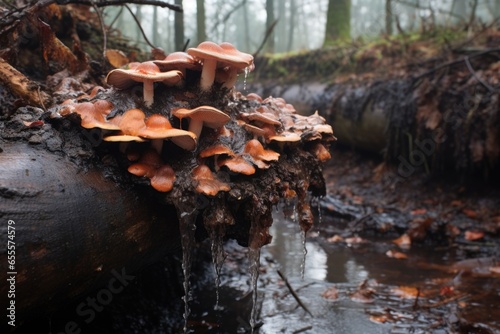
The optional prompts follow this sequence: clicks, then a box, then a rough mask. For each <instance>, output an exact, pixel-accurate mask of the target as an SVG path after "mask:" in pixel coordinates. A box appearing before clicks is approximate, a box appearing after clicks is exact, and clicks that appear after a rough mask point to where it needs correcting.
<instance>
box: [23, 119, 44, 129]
mask: <svg viewBox="0 0 500 334" xmlns="http://www.w3.org/2000/svg"><path fill="white" fill-rule="evenodd" d="M23 124H24V125H25V126H27V127H29V128H36V127H40V126H42V125H44V124H45V123H44V122H43V121H40V120H39V121H33V122H26V121H23Z"/></svg>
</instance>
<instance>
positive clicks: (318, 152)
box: [311, 142, 332, 162]
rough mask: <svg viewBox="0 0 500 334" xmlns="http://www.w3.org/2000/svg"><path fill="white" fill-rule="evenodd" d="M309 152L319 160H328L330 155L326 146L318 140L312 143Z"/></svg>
mask: <svg viewBox="0 0 500 334" xmlns="http://www.w3.org/2000/svg"><path fill="white" fill-rule="evenodd" d="M311 152H312V153H313V154H314V155H315V156H316V158H318V160H319V161H321V162H325V161H328V160H330V158H331V157H332V156H331V154H330V151H328V150H327V149H326V147H325V146H324V145H323V144H321V143H319V142H318V143H315V144H314V146H313V147H312V148H311Z"/></svg>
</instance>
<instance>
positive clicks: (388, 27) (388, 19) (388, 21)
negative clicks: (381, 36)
mask: <svg viewBox="0 0 500 334" xmlns="http://www.w3.org/2000/svg"><path fill="white" fill-rule="evenodd" d="M392 22H393V17H392V0H385V33H386V34H387V35H388V36H390V35H392Z"/></svg>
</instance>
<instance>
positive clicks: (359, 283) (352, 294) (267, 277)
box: [190, 209, 500, 334]
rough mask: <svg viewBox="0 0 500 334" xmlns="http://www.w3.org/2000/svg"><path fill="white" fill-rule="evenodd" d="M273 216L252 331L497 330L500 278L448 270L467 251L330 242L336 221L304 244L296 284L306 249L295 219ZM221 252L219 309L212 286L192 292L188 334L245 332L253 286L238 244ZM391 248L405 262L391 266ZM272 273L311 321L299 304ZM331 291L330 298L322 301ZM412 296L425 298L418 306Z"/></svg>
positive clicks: (289, 214)
mask: <svg viewBox="0 0 500 334" xmlns="http://www.w3.org/2000/svg"><path fill="white" fill-rule="evenodd" d="M274 216H275V217H274V218H275V219H274V224H273V227H272V229H271V233H272V235H273V242H272V243H271V244H270V245H268V246H265V247H264V248H263V249H262V254H261V275H260V278H259V282H258V289H259V290H258V291H259V294H258V305H257V311H258V315H257V317H258V321H257V325H256V327H257V329H256V330H255V331H254V333H260V334H274V333H317V334H323V333H324V334H327V333H449V332H456V333H499V332H500V311H499V308H500V307H499V306H500V279H499V278H498V277H496V278H495V277H491V276H490V275H486V276H481V275H473V274H471V273H470V272H467V270H466V271H453V272H451V271H450V270H449V269H450V265H451V264H453V263H457V262H456V261H458V260H461V259H463V257H464V254H463V250H461V251H457V250H456V249H455V250H454V249H453V248H451V249H450V248H438V247H424V246H422V247H413V248H412V249H410V250H398V248H397V246H395V245H394V244H393V243H392V242H391V241H390V240H370V241H366V242H362V243H353V244H346V243H331V242H327V241H326V239H327V238H328V237H330V236H331V234H332V232H331V230H332V225H334V224H335V222H332V221H329V220H328V219H323V220H324V221H322V222H321V223H319V222H316V226H315V228H314V229H313V231H312V232H311V233H310V235H309V236H308V238H307V239H306V243H305V246H306V248H307V255H306V259H305V268H304V269H305V270H304V272H303V275H304V276H303V278H302V266H303V265H304V264H303V259H304V247H303V242H302V241H303V240H302V237H301V234H300V227H299V226H298V223H297V222H296V221H295V217H294V212H293V210H288V211H286V210H285V213H283V210H282V209H279V210H276V212H275V213H274ZM225 247H226V248H227V249H228V250H229V256H228V258H227V259H226V263H225V265H224V268H223V271H222V276H221V281H222V285H221V288H220V291H219V296H220V297H219V308H218V309H217V310H214V307H213V305H214V301H215V300H216V299H215V292H214V291H213V288H211V285H210V284H206V285H201V286H198V287H197V289H196V291H195V296H196V297H195V299H196V301H195V302H194V303H193V304H194V305H193V314H192V317H191V321H190V328H191V329H192V331H193V333H224V334H225V333H251V327H250V325H249V323H248V321H249V319H250V313H251V310H252V296H251V293H250V278H249V275H248V268H247V266H248V263H247V264H242V263H243V262H244V261H245V260H244V259H243V257H244V256H245V252H246V250H245V249H244V248H240V247H239V246H237V245H235V244H234V243H229V244H226V245H225ZM388 250H398V251H401V252H403V253H404V254H406V255H407V256H408V258H407V259H404V260H396V259H394V258H389V257H388V256H387V255H386V252H387V251H388ZM470 252H474V250H468V255H471V254H470ZM472 255H474V254H472ZM479 255H481V254H475V257H479ZM473 257H474V256H473ZM277 270H280V271H281V272H282V273H283V275H284V276H285V277H286V278H287V279H288V282H289V284H290V286H291V288H292V289H293V291H294V292H295V293H296V295H297V296H298V297H299V298H300V300H301V302H302V304H303V305H304V307H305V308H307V309H308V310H309V311H310V313H312V316H311V315H310V314H308V312H307V311H306V310H305V309H304V308H302V307H301V306H299V304H298V302H297V301H296V300H295V298H294V297H293V296H292V293H291V292H290V289H289V288H287V286H286V285H285V284H284V282H283V280H281V279H280V277H279V275H278V273H277ZM208 282H210V280H209V281H208ZM212 282H213V281H212ZM212 285H213V284H212ZM332 288H333V289H334V290H335V291H336V296H335V298H333V299H332V298H325V297H323V294H324V293H325V291H328V290H331V289H332ZM417 288H418V289H420V291H421V294H420V295H419V298H418V299H417V300H416V295H417V294H416V293H414V291H416V289H417ZM408 291H409V292H408ZM412 291H413V292H412ZM358 292H361V297H360V295H358ZM366 292H368V294H367V295H366V294H365V295H363V293H366ZM445 292H446V293H445ZM448 293H449V294H448ZM365 297H366V298H365Z"/></svg>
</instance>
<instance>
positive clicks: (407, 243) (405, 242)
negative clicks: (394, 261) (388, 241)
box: [392, 233, 411, 249]
mask: <svg viewBox="0 0 500 334" xmlns="http://www.w3.org/2000/svg"><path fill="white" fill-rule="evenodd" d="M392 242H393V243H395V244H396V245H398V246H399V248H402V249H409V248H410V247H411V239H410V237H409V236H408V234H406V233H405V234H403V235H402V236H400V237H399V238H397V239H394V240H392Z"/></svg>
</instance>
